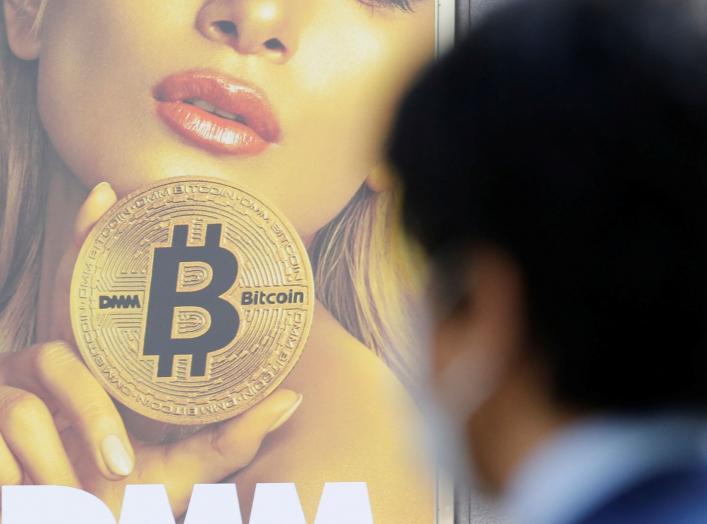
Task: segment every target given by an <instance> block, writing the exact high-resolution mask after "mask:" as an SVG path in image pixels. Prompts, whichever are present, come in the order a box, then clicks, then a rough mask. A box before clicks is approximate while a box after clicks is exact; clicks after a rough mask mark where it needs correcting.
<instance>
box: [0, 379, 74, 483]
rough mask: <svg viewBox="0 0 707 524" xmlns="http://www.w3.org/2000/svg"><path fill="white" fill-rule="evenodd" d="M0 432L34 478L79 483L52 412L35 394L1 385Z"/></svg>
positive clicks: (51, 481)
mask: <svg viewBox="0 0 707 524" xmlns="http://www.w3.org/2000/svg"><path fill="white" fill-rule="evenodd" d="M0 433H1V434H2V436H3V439H4V441H5V443H6V445H7V447H8V448H9V450H10V452H11V454H12V456H14V457H15V459H16V460H17V461H18V462H19V463H20V466H21V468H22V469H23V470H24V471H25V472H26V473H27V474H28V475H29V476H30V477H31V478H32V479H33V481H34V482H36V483H37V484H50V485H58V486H69V487H79V481H78V478H77V477H76V473H75V472H74V469H73V467H72V466H71V463H70V462H69V458H68V457H67V455H66V451H65V450H64V446H63V444H62V442H61V438H60V437H59V432H58V431H57V430H56V428H55V427H54V420H53V419H52V415H51V413H50V412H49V409H48V408H47V406H46V405H45V404H44V402H42V400H41V399H40V398H39V397H37V396H36V395H33V394H32V393H29V392H27V391H24V390H21V389H17V388H12V387H9V386H3V387H1V388H0Z"/></svg>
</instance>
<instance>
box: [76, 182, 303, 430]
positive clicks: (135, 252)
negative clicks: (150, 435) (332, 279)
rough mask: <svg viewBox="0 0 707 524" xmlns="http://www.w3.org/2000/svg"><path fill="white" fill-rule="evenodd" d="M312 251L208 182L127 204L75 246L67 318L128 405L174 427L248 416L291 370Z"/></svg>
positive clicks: (240, 196)
mask: <svg viewBox="0 0 707 524" xmlns="http://www.w3.org/2000/svg"><path fill="white" fill-rule="evenodd" d="M314 300H315V296H314V287H313V278H312V270H311V267H310V264H309V258H308V256H307V252H306V250H305V248H304V246H303V244H302V242H301V240H300V238H299V236H298V235H297V233H296V232H295V230H294V228H293V227H292V226H291V225H290V224H289V223H288V222H287V221H286V220H285V219H284V217H283V216H282V215H281V214H279V212H277V211H276V210H275V209H273V208H272V207H271V206H270V205H268V204H266V203H264V202H263V201H262V199H260V198H258V197H256V196H254V195H252V194H250V193H248V192H247V191H244V190H242V189H240V188H238V187H236V186H233V185H232V184H231V183H228V182H225V181H221V180H215V179H210V178H172V179H168V180H165V181H163V182H159V183H156V184H153V185H151V186H150V187H148V188H146V189H142V190H140V191H138V192H135V193H132V194H130V195H128V196H127V197H125V198H123V199H122V200H121V201H120V202H118V204H116V205H115V206H114V207H113V208H111V210H110V211H109V212H108V213H107V214H106V215H105V216H104V217H102V219H101V220H100V221H99V222H98V224H96V226H95V227H94V229H93V230H92V231H91V233H90V235H89V236H88V238H87V239H86V241H85V243H84V245H83V246H82V248H81V252H80V254H79V257H78V260H77V262H76V266H75V268H74V274H73V279H72V285H71V321H72V327H73V331H74V335H75V337H76V343H77V346H78V348H79V350H80V352H81V355H82V356H83V358H84V360H85V362H86V364H87V365H88V367H89V368H90V369H91V371H92V372H93V373H94V374H95V375H96V376H97V377H98V378H99V380H100V381H101V382H102V383H103V385H104V387H105V388H106V389H107V390H108V392H109V393H110V394H111V395H113V397H115V398H116V399H117V400H118V401H120V402H122V403H123V404H125V405H126V406H128V407H129V408H131V409H133V410H135V411H137V412H139V413H141V414H143V415H145V416H147V417H149V418H152V419H156V420H160V421H163V422H168V423H172V424H185V425H186V424H204V423H209V422H216V421H220V420H225V419H227V418H230V417H232V416H235V415H237V414H239V413H242V412H243V411H245V410H246V409H248V408H249V407H251V406H253V405H254V404H256V403H257V402H259V401H260V400H262V399H263V398H265V397H266V396H267V395H269V394H270V393H272V392H273V391H274V390H275V389H276V388H277V386H278V385H279V384H280V383H281V382H282V381H283V380H284V379H285V377H286V376H287V375H288V373H289V372H290V371H291V370H292V368H293V367H294V365H295V364H296V362H297V360H298V358H299V356H300V354H301V353H302V350H303V348H304V345H305V342H306V339H307V335H308V333H309V327H310V324H311V322H312V316H313V314H314Z"/></svg>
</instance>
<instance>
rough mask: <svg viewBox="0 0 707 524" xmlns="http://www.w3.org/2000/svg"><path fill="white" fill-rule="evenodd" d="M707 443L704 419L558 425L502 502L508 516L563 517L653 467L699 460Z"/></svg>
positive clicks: (551, 522) (538, 522) (552, 523)
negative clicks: (557, 431) (563, 428)
mask: <svg viewBox="0 0 707 524" xmlns="http://www.w3.org/2000/svg"><path fill="white" fill-rule="evenodd" d="M706 444H707V419H703V418H696V417H690V416H680V415H664V416H656V417H650V418H648V417H635V418H629V417H602V418H599V417H597V418H592V419H589V420H586V421H584V422H581V423H578V424H576V425H573V426H572V427H570V428H569V429H567V430H564V431H562V432H561V433H560V434H559V435H557V436H556V437H554V438H553V439H552V440H551V441H550V442H549V443H548V444H546V445H544V446H543V447H542V448H541V449H539V450H538V451H537V452H536V453H534V454H533V455H532V456H531V457H530V459H528V460H527V461H526V462H525V463H524V464H523V465H522V466H521V467H520V469H519V471H518V472H517V474H516V475H515V476H514V478H513V480H512V482H511V484H510V486H509V489H508V490H507V491H506V495H505V496H504V500H503V508H504V510H505V512H506V514H507V516H508V517H509V519H510V521H511V522H513V523H516V522H520V523H523V524H566V523H569V522H572V521H575V520H577V519H579V518H581V517H582V516H584V515H586V514H587V513H588V512H589V511H591V510H592V509H594V508H597V507H599V506H601V505H602V504H603V503H605V502H608V499H609V498H610V497H611V496H612V495H615V494H617V493H619V492H620V491H622V490H623V489H626V488H628V487H629V486H630V485H631V484H632V483H634V482H636V481H638V480H639V479H641V478H643V477H645V476H647V475H650V474H651V473H653V472H656V471H659V470H661V469H663V468H665V467H669V466H670V465H672V464H679V463H684V462H686V461H691V462H695V461H699V460H704V458H705V450H706V449H707V447H706Z"/></svg>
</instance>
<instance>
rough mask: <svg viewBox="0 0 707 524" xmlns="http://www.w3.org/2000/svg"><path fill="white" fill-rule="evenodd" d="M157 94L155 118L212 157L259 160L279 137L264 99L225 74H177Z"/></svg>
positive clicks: (155, 93) (159, 87)
mask: <svg viewBox="0 0 707 524" xmlns="http://www.w3.org/2000/svg"><path fill="white" fill-rule="evenodd" d="M153 95H154V97H155V100H156V101H157V114H158V115H159V116H160V117H161V118H162V120H164V121H165V123H166V124H167V125H168V126H169V127H170V128H171V129H172V130H174V131H175V132H176V133H178V134H179V135H180V136H182V137H183V138H185V139H186V140H189V141H191V142H192V143H194V144H195V145H197V146H200V147H202V148H204V149H206V150H208V151H210V152H212V153H218V154H227V155H257V154H259V153H261V152H263V151H264V150H265V149H266V148H267V147H268V146H269V145H270V144H272V143H275V142H277V141H278V140H279V138H280V127H279V125H278V122H277V119H276V118H275V115H274V114H273V112H272V110H271V108H270V105H269V104H268V102H267V100H266V99H265V97H264V96H263V95H262V94H261V93H260V92H259V91H258V90H257V89H255V88H253V87H250V86H248V85H245V84H244V83H242V82H240V81H239V80H236V79H235V78H231V77H228V76H226V75H224V74H221V73H218V72H215V71H187V72H183V73H177V74H175V75H171V76H169V77H167V78H165V79H164V80H163V81H162V82H160V83H159V84H158V85H157V86H156V87H155V89H154V92H153ZM195 104H196V105H195Z"/></svg>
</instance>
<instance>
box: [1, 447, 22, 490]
mask: <svg viewBox="0 0 707 524" xmlns="http://www.w3.org/2000/svg"><path fill="white" fill-rule="evenodd" d="M22 477H23V475H22V468H21V467H20V464H19V462H17V460H16V459H15V456H14V455H13V454H12V451H10V448H9V447H8V446H7V442H5V439H4V438H3V437H2V435H0V486H15V485H17V484H22Z"/></svg>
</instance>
